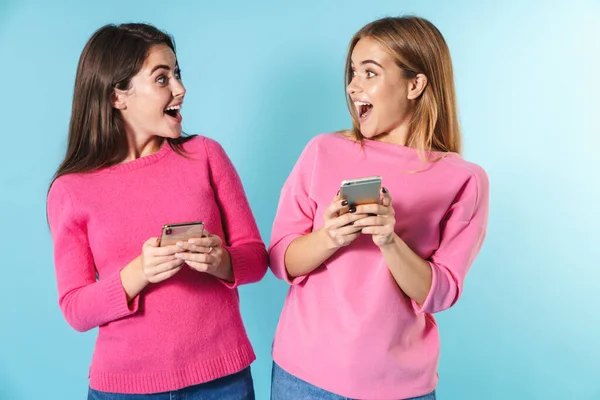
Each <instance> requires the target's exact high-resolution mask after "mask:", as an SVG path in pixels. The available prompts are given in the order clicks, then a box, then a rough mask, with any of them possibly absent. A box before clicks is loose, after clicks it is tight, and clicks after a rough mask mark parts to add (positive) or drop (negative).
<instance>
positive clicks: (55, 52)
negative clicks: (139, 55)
mask: <svg viewBox="0 0 600 400" xmlns="http://www.w3.org/2000/svg"><path fill="white" fill-rule="evenodd" d="M287 3H289V4H287ZM449 3H450V2H443V1H381V0H369V1H364V0H362V1H317V0H304V1H301V2H293V3H292V2H284V1H281V0H279V1H274V0H262V1H253V2H250V1H241V0H240V1H220V2H208V1H189V2H187V1H177V2H164V1H143V2H142V1H127V2H125V1H102V2H100V1H98V2H82V1H77V2H76V1H64V2H61V1H53V2H42V1H12V0H8V1H7V0H0V60H1V65H2V76H1V78H2V79H1V80H0V88H1V95H0V133H1V138H2V143H4V148H3V150H2V154H1V155H0V167H1V168H0V182H1V186H0V188H1V189H0V190H1V192H0V217H1V219H0V221H1V227H2V229H1V232H0V235H1V236H0V239H1V240H0V246H1V247H0V250H1V252H0V254H1V256H0V257H1V258H0V264H1V269H0V273H1V275H0V277H1V280H2V284H1V287H0V398H1V399H24V400H30V399H55V398H56V399H59V398H60V399H83V398H84V397H85V394H86V390H87V371H88V367H89V362H90V357H91V353H92V349H93V345H94V339H95V336H96V331H95V330H94V331H91V332H88V333H85V334H81V333H78V332H76V331H74V330H72V329H71V328H70V327H69V326H68V325H67V324H66V322H65V321H64V319H63V317H62V315H61V313H60V310H59V308H58V305H57V293H56V284H55V277H54V269H53V264H52V243H51V240H50V236H49V231H48V227H47V225H46V219H45V196H46V190H47V187H48V183H49V180H50V177H51V176H52V174H53V173H54V171H55V169H56V167H57V165H58V163H59V162H60V161H61V157H62V156H63V154H64V150H65V145H66V134H67V127H68V122H69V115H70V106H71V96H72V88H73V82H74V76H75V70H76V65H77V61H78V57H79V54H80V52H81V50H82V48H83V46H84V44H85V42H86V41H87V39H88V38H89V36H90V35H91V34H92V32H93V31H95V30H96V29H97V28H99V27H100V26H101V25H103V24H105V23H109V22H117V23H120V22H130V21H145V22H151V23H153V24H155V25H157V26H158V27H160V28H162V29H165V30H167V31H169V32H170V33H172V34H173V35H174V36H175V38H176V42H177V46H178V56H179V62H180V65H181V67H182V70H183V77H184V83H185V85H186V87H187V90H188V94H187V96H186V104H185V107H184V109H183V115H184V129H185V130H186V131H187V132H189V133H201V134H205V135H207V136H210V137H213V138H215V139H217V140H219V141H220V142H221V143H222V144H223V146H224V147H225V149H226V150H227V152H228V154H229V155H230V157H231V158H232V160H233V162H234V164H235V165H236V167H237V168H238V170H239V173H240V175H241V177H242V180H243V183H244V185H245V188H246V190H247V194H248V197H249V200H250V203H251V205H252V207H253V210H254V212H255V216H256V218H257V221H258V224H259V226H260V229H261V233H262V235H263V238H264V240H265V241H268V240H269V236H270V230H271V223H272V220H273V217H274V214H275V210H276V205H277V201H278V197H279V190H280V188H281V186H282V184H283V182H284V180H285V178H286V177H287V175H288V173H289V171H290V169H291V167H292V166H293V164H294V162H295V161H296V159H297V157H298V155H299V154H300V152H301V150H302V148H303V147H304V145H305V144H306V143H307V141H308V140H309V139H310V138H311V137H313V136H314V135H316V134H318V133H321V132H325V131H331V130H338V129H342V128H346V127H349V126H350V118H349V115H348V113H347V110H346V106H345V102H344V97H343V96H344V87H343V63H344V58H345V52H346V48H347V44H348V41H349V39H350V37H351V36H352V35H353V33H354V32H355V31H357V30H358V29H359V28H360V27H361V26H363V25H364V24H366V23H367V22H369V21H371V20H373V19H375V18H378V17H381V16H385V15H398V14H403V13H415V14H418V15H421V16H423V17H426V18H428V19H430V20H431V21H432V22H433V23H434V24H436V25H437V26H438V27H439V29H440V30H441V31H442V32H443V34H444V35H445V37H446V39H447V42H448V44H449V46H450V49H451V52H452V56H453V61H454V67H455V76H456V83H457V91H458V99H459V110H460V117H461V122H462V126H463V129H464V137H465V158H467V159H469V160H471V161H474V162H476V163H479V164H481V165H482V166H483V167H484V168H485V169H486V170H487V172H488V174H489V176H490V180H491V214H490V221H489V233H488V238H487V241H486V243H485V245H484V248H483V250H482V252H481V253H480V256H479V258H478V259H477V261H476V263H475V265H474V266H473V268H472V270H471V273H470V274H469V276H468V277H467V280H466V287H465V292H464V295H463V297H462V299H461V300H460V301H459V303H458V305H457V306H456V307H454V308H453V309H451V310H449V311H446V312H443V313H441V314H439V315H437V316H436V317H437V319H438V322H439V325H440V330H441V335H442V355H441V360H440V367H439V372H440V384H439V387H438V395H439V398H440V399H444V400H450V399H486V400H493V399H503V400H504V399H600V379H598V375H599V373H600V366H599V364H600V345H599V344H598V339H599V338H600V317H599V313H598V305H599V304H600V300H599V299H598V294H597V293H598V292H597V288H598V282H599V280H600V267H599V265H598V261H599V260H600V253H599V250H598V249H599V247H600V246H598V244H597V239H598V226H599V225H600V213H599V212H598V209H597V206H598V203H599V198H600V195H599V194H600V185H599V183H598V178H599V171H600V167H598V165H597V164H598V156H597V148H598V145H600V138H599V133H600V129H599V124H598V121H599V119H598V118H599V112H598V106H600V101H599V100H598V93H600V79H599V73H598V71H600V68H599V65H598V64H599V63H600V35H599V33H598V32H599V29H598V24H599V21H600V3H599V2H598V1H592V0H589V1H573V0H572V1H569V2H567V1H563V2H548V1H545V2H527V3H526V4H524V3H523V2H517V1H503V2H495V3H494V4H487V2H485V3H486V4H483V3H484V2H478V1H459V2H452V5H450V4H449ZM286 290H287V287H286V285H285V284H284V283H282V282H279V281H276V280H275V278H274V277H273V275H272V274H271V273H269V274H268V275H267V277H266V278H265V279H264V281H262V282H260V283H259V284H256V285H251V286H248V287H244V288H242V289H241V295H242V311H243V316H244V320H245V322H246V324H247V328H248V331H249V335H250V338H251V340H252V342H253V344H254V346H255V349H256V352H257V355H258V360H257V361H256V362H255V363H254V364H253V371H254V377H255V382H256V389H257V398H258V399H259V400H263V399H267V398H268V387H269V374H270V365H271V358H270V346H271V340H272V336H273V333H274V330H275V326H276V323H277V320H278V317H279V312H280V309H281V307H282V304H283V301H284V296H285V293H286Z"/></svg>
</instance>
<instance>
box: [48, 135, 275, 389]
mask: <svg viewBox="0 0 600 400" xmlns="http://www.w3.org/2000/svg"><path fill="white" fill-rule="evenodd" d="M184 148H185V149H186V150H187V151H188V154H187V157H191V158H192V159H190V158H184V157H182V156H180V155H178V154H177V153H175V152H174V151H173V150H172V149H171V148H170V146H169V145H168V144H165V145H163V146H162V147H161V149H160V150H159V151H158V152H157V153H154V154H152V155H149V156H146V157H142V158H139V159H137V160H134V161H131V162H127V163H125V164H120V165H116V166H114V167H110V168H106V169H103V170H100V171H97V172H93V173H85V174H71V175H66V176H63V177H61V178H59V179H58V180H56V181H55V183H54V184H53V185H52V188H51V190H50V193H49V196H48V217H49V221H50V228H51V232H52V238H53V241H54V260H55V268H56V277H57V283H58V295H59V304H60V308H61V310H62V312H63V314H64V316H65V318H66V320H67V322H68V323H69V324H70V325H71V326H72V327H73V328H75V329H77V330H78V331H87V330H89V329H92V328H95V327H100V329H99V330H98V338H97V341H96V347H95V349H94V354H93V358H92V365H91V368H90V371H89V377H90V386H91V387H92V388H93V389H96V390H100V391H106V392H117V393H156V392H163V391H168V390H175V389H178V388H182V387H186V386H190V385H195V384H199V383H202V382H207V381H210V380H213V379H216V378H219V377H222V376H225V375H229V374H232V373H235V372H237V371H240V370H242V369H244V368H246V367H247V366H248V365H250V363H251V362H252V361H253V360H254V359H255V355H254V352H253V350H252V347H251V345H250V342H249V340H248V337H247V335H246V331H245V329H244V325H243V323H242V318H241V316H240V309H239V296H238V291H237V286H238V285H241V284H244V283H250V282H256V281H258V280H260V279H261V278H262V277H263V276H264V274H265V272H266V269H267V252H266V249H265V246H264V244H263V242H262V240H261V238H260V235H259V232H258V229H257V226H256V223H255V221H254V218H253V216H252V212H251V210H250V207H249V205H248V201H247V200H246V196H245V193H244V189H243V187H242V184H241V182H240V179H239V177H238V175H237V173H236V171H235V169H234V166H233V165H232V163H231V161H230V160H229V158H228V157H227V155H226V154H225V152H224V150H223V148H222V147H221V146H220V145H219V144H218V143H217V142H215V141H213V140H211V139H208V138H205V137H200V136H199V137H195V138H193V139H191V140H190V141H188V142H187V143H186V144H185V145H184ZM197 220H202V221H204V223H205V226H206V229H207V230H208V231H209V232H211V233H214V234H217V235H219V236H220V237H221V238H222V239H223V243H224V246H225V247H226V249H227V250H228V251H229V253H230V255H231V261H232V265H233V272H234V276H235V282H234V283H233V284H228V283H226V282H224V281H221V280H219V279H217V278H215V277H213V276H212V275H209V274H205V273H200V272H196V271H194V270H192V269H191V268H183V269H182V270H181V271H180V272H179V273H178V274H177V275H175V276H174V277H172V278H170V279H168V280H166V281H163V282H161V283H158V284H150V285H149V286H147V287H146V288H145V289H144V290H143V291H142V293H141V294H140V295H139V296H138V297H137V298H135V300H134V301H133V302H132V305H131V307H128V305H127V300H126V297H125V292H124V290H123V287H122V284H121V280H120V277H119V271H120V270H121V269H122V268H123V267H124V266H125V265H127V264H128V263H129V262H130V261H131V260H133V259H134V258H136V257H137V256H138V255H139V254H140V253H141V249H142V244H143V243H144V242H145V241H146V240H147V239H148V238H150V237H156V236H160V231H161V227H162V225H163V224H167V223H178V222H189V221H197ZM96 273H97V274H98V279H96Z"/></svg>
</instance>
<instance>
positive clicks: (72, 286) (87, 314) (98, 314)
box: [48, 181, 141, 332]
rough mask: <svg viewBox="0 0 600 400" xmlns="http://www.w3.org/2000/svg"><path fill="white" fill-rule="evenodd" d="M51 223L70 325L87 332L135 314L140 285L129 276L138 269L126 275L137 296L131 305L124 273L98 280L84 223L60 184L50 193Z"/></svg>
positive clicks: (60, 289)
mask: <svg viewBox="0 0 600 400" xmlns="http://www.w3.org/2000/svg"><path fill="white" fill-rule="evenodd" d="M48 221H49V223H50V230H51V234H52V240H53V242H54V265H55V271H56V279H57V286H58V296H59V305H60V308H61V311H62V312H63V315H64V316H65V319H66V320H67V322H68V323H69V325H71V326H72V327H73V328H74V329H76V330H78V331H81V332H84V331H87V330H90V329H92V328H95V327H98V326H100V325H104V324H106V323H108V322H111V321H115V320H117V319H120V318H123V317H126V316H129V315H132V314H134V313H136V312H137V309H138V297H136V296H137V293H135V292H136V291H137V290H138V288H139V285H137V284H136V283H135V282H137V278H134V277H133V276H134V275H135V274H133V273H132V274H131V275H130V273H131V272H133V271H135V269H136V264H135V262H132V263H131V264H130V266H128V267H127V270H126V272H125V273H124V275H125V276H126V278H125V280H126V283H125V285H127V287H128V290H130V291H131V293H130V294H131V297H134V298H133V300H132V301H131V302H129V301H128V298H127V294H126V291H125V289H124V287H123V284H122V282H121V272H122V271H119V272H116V273H114V274H112V275H109V276H106V277H103V279H101V280H99V281H96V269H95V267H94V260H93V256H92V253H91V250H90V245H89V242H88V238H87V234H86V228H85V222H84V221H83V219H82V218H81V216H79V215H78V213H77V212H76V208H75V207H74V205H73V202H72V200H71V197H70V195H69V193H68V192H67V190H66V188H64V186H63V185H62V182H60V181H56V182H54V184H53V185H52V188H51V190H50V192H49V194H48ZM139 290H141V289H139ZM138 293H139V292H138Z"/></svg>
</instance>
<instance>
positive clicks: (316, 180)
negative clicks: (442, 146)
mask: <svg viewBox="0 0 600 400" xmlns="http://www.w3.org/2000/svg"><path fill="white" fill-rule="evenodd" d="M415 170H420V171H421V172H416V173H414V172H410V171H415ZM371 175H381V176H382V178H383V186H384V187H386V188H387V189H389V191H390V193H391V195H392V197H393V205H394V209H395V211H396V221H397V222H396V228H395V231H396V233H397V234H398V235H399V236H400V238H402V239H403V240H404V241H405V242H406V243H407V244H408V245H409V246H410V248H411V249H413V251H415V252H416V253H417V254H419V255H420V256H421V257H422V258H424V259H425V260H427V261H429V263H430V265H431V268H432V271H433V281H432V284H431V290H430V292H429V294H428V296H427V299H426V301H425V302H424V304H423V307H419V306H418V305H417V304H416V303H415V302H414V301H411V300H410V299H409V298H408V297H407V296H406V295H405V294H404V293H403V292H402V291H401V290H400V288H399V287H398V285H397V284H396V282H395V281H394V278H393V277H392V274H391V273H390V272H389V270H388V267H387V265H386V264H385V261H384V259H383V256H382V255H381V252H380V250H379V248H378V247H377V246H376V245H375V244H374V243H373V241H372V239H371V236H370V235H363V236H361V237H359V238H358V239H357V240H356V241H354V242H353V243H352V244H351V245H350V246H348V247H345V248H342V249H340V250H338V251H337V253H335V254H334V255H333V256H332V257H331V258H329V259H328V260H327V261H326V262H325V263H323V265H321V266H319V267H318V268H317V269H316V270H314V271H313V272H312V273H310V274H309V275H308V276H302V277H298V278H295V279H293V280H292V281H290V280H289V279H288V276H287V274H286V270H285V265H284V255H285V252H286V249H287V247H288V246H289V244H290V242H292V241H293V240H294V239H296V238H298V237H300V236H302V235H305V234H307V233H309V232H311V231H313V230H316V229H318V228H320V227H322V226H323V217H322V215H323V214H324V212H325V208H326V207H327V206H328V205H329V204H330V203H331V201H332V200H333V198H334V196H335V194H336V192H337V191H338V189H339V186H340V182H341V181H342V180H344V179H350V178H359V177H365V176H371ZM488 199H489V196H488V179H487V176H486V174H485V172H484V171H483V169H481V168H480V167H478V166H477V165H474V164H471V163H468V162H466V161H464V160H463V159H462V158H461V157H460V156H459V155H457V154H449V155H448V156H446V157H445V158H444V159H442V160H440V161H438V162H435V163H429V164H424V163H422V162H421V161H420V159H419V158H418V155H417V153H416V151H415V150H414V149H411V148H408V147H402V146H397V145H393V144H389V143H382V142H376V141H371V140H367V141H366V142H365V145H364V147H363V148H362V149H361V146H360V144H358V143H356V142H353V141H351V140H350V139H347V138H344V137H342V136H340V135H338V134H324V135H320V136H317V137H316V138H314V139H313V140H312V141H311V142H310V143H309V144H308V145H307V147H306V148H305V150H304V152H303V153H302V155H301V156H300V159H299V160H298V162H297V164H296V166H295V167H294V169H293V171H292V173H291V175H290V176H289V178H288V180H287V182H286V183H285V185H284V187H283V189H282V192H281V198H280V202H279V209H278V211H277V216H276V217H275V222H274V225H273V231H272V238H271V245H270V257H271V268H272V270H273V273H274V274H275V275H276V276H277V277H279V278H280V279H284V280H286V281H288V282H289V283H291V285H292V286H291V287H290V289H289V292H288V295H287V299H286V302H285V306H284V308H283V312H282V314H281V318H280V320H279V325H278V327H277V332H276V335H275V341H274V344H273V358H274V360H275V362H276V363H278V364H279V365H280V366H281V367H282V368H283V369H285V370H286V371H288V372H289V373H291V374H293V375H295V376H297V377H299V378H301V379H303V380H305V381H307V382H309V383H311V384H313V385H315V386H318V387H321V388H323V389H325V390H328V391H331V392H334V393H337V394H339V395H341V396H347V397H351V398H360V399H377V400H386V399H389V400H392V399H394V400H397V399H399V398H408V397H416V396H421V395H424V394H426V393H429V392H431V391H432V390H433V389H434V388H435V387H436V384H437V364H438V357H439V353H440V341H439V336H438V328H437V325H436V322H435V320H434V318H433V316H432V314H433V313H436V312H440V311H443V310H445V309H447V308H449V307H451V306H452V305H453V304H455V303H456V301H457V300H458V298H459V296H460V294H461V291H462V287H463V281H464V278H465V275H466V274H467V271H468V270H469V268H470V267H471V264H472V263H473V260H474V259H475V256H476V255H477V253H478V251H479V249H480V248H481V245H482V242H483V239H484V236H485V231H486V225H487V218H488Z"/></svg>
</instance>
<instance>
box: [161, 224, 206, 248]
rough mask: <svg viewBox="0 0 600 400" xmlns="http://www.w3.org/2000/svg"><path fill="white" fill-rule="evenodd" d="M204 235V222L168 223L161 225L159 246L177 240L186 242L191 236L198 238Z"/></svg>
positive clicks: (167, 244)
mask: <svg viewBox="0 0 600 400" xmlns="http://www.w3.org/2000/svg"><path fill="white" fill-rule="evenodd" d="M203 235H204V222H201V221H198V222H184V223H181V224H168V225H164V226H163V227H162V234H161V235H160V243H159V246H170V245H173V244H176V243H177V242H187V241H188V240H190V239H191V238H200V237H202V236H203Z"/></svg>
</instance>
